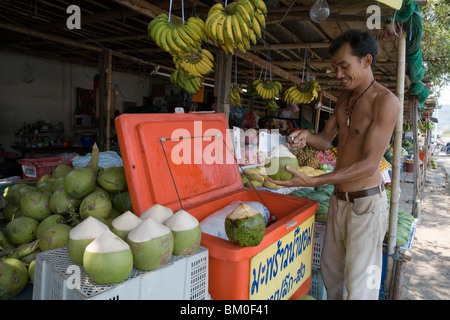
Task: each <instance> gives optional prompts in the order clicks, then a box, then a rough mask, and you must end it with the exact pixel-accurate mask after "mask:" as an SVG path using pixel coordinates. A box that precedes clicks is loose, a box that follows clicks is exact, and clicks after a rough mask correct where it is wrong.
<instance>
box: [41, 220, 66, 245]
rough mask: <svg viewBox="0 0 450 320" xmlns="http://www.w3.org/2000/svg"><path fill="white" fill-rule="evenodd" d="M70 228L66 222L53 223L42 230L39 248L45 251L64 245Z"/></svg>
mask: <svg viewBox="0 0 450 320" xmlns="http://www.w3.org/2000/svg"><path fill="white" fill-rule="evenodd" d="M71 229H72V227H71V226H69V225H67V224H55V225H53V226H51V227H50V228H48V229H47V230H44V232H42V233H41V236H40V237H39V249H41V251H47V250H52V249H56V248H60V247H64V246H65V245H66V244H67V238H68V237H69V232H70V230H71Z"/></svg>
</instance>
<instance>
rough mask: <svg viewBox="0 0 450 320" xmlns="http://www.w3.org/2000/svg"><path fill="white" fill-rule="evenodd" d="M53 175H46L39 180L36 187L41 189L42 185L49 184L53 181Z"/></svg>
mask: <svg viewBox="0 0 450 320" xmlns="http://www.w3.org/2000/svg"><path fill="white" fill-rule="evenodd" d="M51 177H52V176H51V174H48V173H46V174H44V175H42V177H40V178H39V180H38V181H37V182H36V186H37V187H40V186H41V185H42V184H44V183H47V182H48V181H49V180H50V179H51Z"/></svg>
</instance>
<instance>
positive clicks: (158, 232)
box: [126, 218, 173, 271]
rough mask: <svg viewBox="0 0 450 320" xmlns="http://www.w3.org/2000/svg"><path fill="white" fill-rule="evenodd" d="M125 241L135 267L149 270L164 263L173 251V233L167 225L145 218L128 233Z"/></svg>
mask: <svg viewBox="0 0 450 320" xmlns="http://www.w3.org/2000/svg"><path fill="white" fill-rule="evenodd" d="M126 241H127V243H128V244H129V245H130V247H131V251H132V252H133V259H134V260H133V261H134V266H135V268H136V269H139V270H142V271H149V270H154V269H157V268H159V267H161V266H163V265H165V264H166V263H167V262H168V261H169V259H170V257H171V256H172V251H173V235H172V232H171V231H170V229H169V228H168V227H166V226H165V225H163V224H161V223H159V222H157V221H155V220H153V219H151V218H148V219H145V220H144V221H143V222H142V223H141V224H139V225H138V226H137V227H136V228H134V229H133V230H131V231H130V232H129V233H128V236H127V239H126Z"/></svg>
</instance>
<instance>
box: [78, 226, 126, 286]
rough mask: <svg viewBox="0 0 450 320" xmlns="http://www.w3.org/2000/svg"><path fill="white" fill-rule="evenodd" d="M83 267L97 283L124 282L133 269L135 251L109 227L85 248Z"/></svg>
mask: <svg viewBox="0 0 450 320" xmlns="http://www.w3.org/2000/svg"><path fill="white" fill-rule="evenodd" d="M83 267H84V270H85V271H86V274H87V275H88V277H89V278H90V279H91V280H92V281H94V282H95V283H98V284H113V283H118V282H122V281H124V280H126V279H127V278H128V277H129V275H130V273H131V270H132V269H133V253H132V252H131V249H130V246H129V245H128V244H127V243H126V242H125V241H123V240H122V239H120V238H119V237H118V236H116V235H115V234H114V233H112V232H111V231H110V230H109V229H108V230H106V231H105V232H103V233H102V234H101V235H100V236H99V237H98V238H96V239H95V240H94V241H92V242H91V243H90V244H89V245H88V246H87V247H86V250H84V254H83Z"/></svg>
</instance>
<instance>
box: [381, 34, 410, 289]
mask: <svg viewBox="0 0 450 320" xmlns="http://www.w3.org/2000/svg"><path fill="white" fill-rule="evenodd" d="M405 52H406V32H402V34H401V35H400V37H399V38H398V49H397V61H398V64H397V89H396V94H397V98H398V100H399V102H400V112H399V114H398V119H397V123H396V124H395V129H394V154H393V160H392V181H391V203H390V209H389V210H390V211H389V234H388V248H387V263H386V278H385V281H384V287H385V290H386V291H387V293H388V294H389V292H390V290H391V287H392V283H391V279H392V274H393V269H394V259H393V257H392V255H393V254H394V252H395V246H396V242H397V220H398V204H399V199H400V192H399V191H400V166H401V160H402V159H401V150H402V131H403V104H404V93H405V68H406V54H405Z"/></svg>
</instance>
